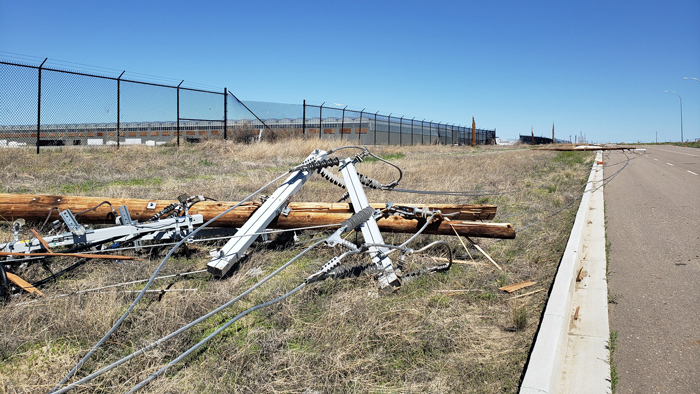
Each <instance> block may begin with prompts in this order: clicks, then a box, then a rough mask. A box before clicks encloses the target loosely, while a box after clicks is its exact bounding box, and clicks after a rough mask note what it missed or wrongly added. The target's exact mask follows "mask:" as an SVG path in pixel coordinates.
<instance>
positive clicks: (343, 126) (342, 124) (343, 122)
mask: <svg viewBox="0 0 700 394" xmlns="http://www.w3.org/2000/svg"><path fill="white" fill-rule="evenodd" d="M347 107H348V106H347V105H346V106H345V108H347ZM345 108H343V119H342V120H341V121H340V140H341V141H342V140H343V129H344V128H345Z"/></svg>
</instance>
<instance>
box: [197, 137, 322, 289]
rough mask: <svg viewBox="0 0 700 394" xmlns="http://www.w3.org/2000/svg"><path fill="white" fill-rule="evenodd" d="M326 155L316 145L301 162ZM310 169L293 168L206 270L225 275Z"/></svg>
mask: <svg viewBox="0 0 700 394" xmlns="http://www.w3.org/2000/svg"><path fill="white" fill-rule="evenodd" d="M326 155H327V152H326V151H322V150H319V149H316V150H314V151H313V152H312V153H311V154H310V155H309V157H307V158H306V160H304V163H303V164H309V163H313V162H315V161H318V160H323V159H325V158H326ZM311 173H312V172H311V171H308V170H297V171H293V172H292V173H291V174H290V175H289V177H288V178H287V180H285V181H284V183H283V184H282V185H281V186H280V187H279V188H277V190H276V191H275V192H274V193H273V194H272V196H270V197H269V198H268V199H267V201H265V203H264V204H263V205H262V206H260V208H258V209H257V210H255V212H254V213H253V214H252V215H251V216H250V218H249V219H248V220H247V221H246V222H245V223H244V224H243V226H242V227H241V228H240V230H238V232H237V233H236V237H235V238H232V239H231V240H229V241H228V242H227V243H226V245H224V247H223V248H221V249H220V250H219V251H218V253H217V256H216V257H214V258H212V259H211V261H209V263H208V264H207V270H208V271H209V272H210V273H212V274H213V275H214V276H224V275H226V274H227V273H228V271H229V270H230V269H231V267H232V266H233V265H234V264H235V263H236V261H238V260H240V259H241V258H242V257H243V255H244V254H245V252H246V250H248V247H250V245H251V244H252V243H253V241H255V240H256V239H257V238H258V236H259V233H260V232H261V231H263V230H265V229H266V228H267V226H268V225H269V224H270V223H271V222H272V221H273V220H274V219H275V218H276V217H277V216H279V214H280V213H282V212H283V211H284V210H285V208H287V204H289V200H290V199H291V198H292V196H294V194H296V192H297V191H299V189H301V187H302V186H303V185H304V183H306V181H307V180H309V178H310V177H311Z"/></svg>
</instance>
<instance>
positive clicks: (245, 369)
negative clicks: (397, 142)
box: [0, 140, 593, 394]
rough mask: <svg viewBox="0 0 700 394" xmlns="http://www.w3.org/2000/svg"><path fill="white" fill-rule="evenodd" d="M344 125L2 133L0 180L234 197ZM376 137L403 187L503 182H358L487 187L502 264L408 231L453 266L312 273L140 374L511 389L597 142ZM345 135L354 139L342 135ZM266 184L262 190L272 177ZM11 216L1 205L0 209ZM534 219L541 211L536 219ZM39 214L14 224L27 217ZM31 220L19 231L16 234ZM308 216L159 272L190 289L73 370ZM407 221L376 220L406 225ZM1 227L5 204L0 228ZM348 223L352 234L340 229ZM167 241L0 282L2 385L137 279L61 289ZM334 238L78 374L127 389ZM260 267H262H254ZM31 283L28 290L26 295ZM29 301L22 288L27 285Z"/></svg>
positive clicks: (218, 386)
mask: <svg viewBox="0 0 700 394" xmlns="http://www.w3.org/2000/svg"><path fill="white" fill-rule="evenodd" d="M339 145H340V141H335V142H333V141H325V140H324V141H318V140H294V141H284V142H280V143H275V144H271V143H260V144H255V145H237V144H232V143H226V142H221V141H217V142H211V143H202V144H195V145H183V146H181V147H180V148H179V149H178V148H176V147H173V146H163V147H156V148H151V147H140V146H128V147H122V148H121V149H119V150H112V149H104V148H100V149H89V148H77V149H73V148H70V149H56V150H52V149H45V150H43V151H42V154H41V155H36V154H34V153H33V152H32V151H31V150H21V149H3V150H0V167H1V168H3V169H4V171H2V172H0V193H36V194H67V195H83V196H102V197H105V199H107V200H108V199H109V198H116V197H132V198H149V199H174V198H175V197H176V196H177V195H178V194H180V193H188V194H204V195H206V196H208V197H211V198H214V199H217V200H227V201H238V200H240V199H242V198H244V197H246V196H247V195H248V194H250V193H251V192H253V191H255V190H256V189H257V188H259V187H260V186H262V185H264V184H265V183H267V182H269V181H270V180H272V179H274V178H275V177H277V176H278V175H280V174H281V173H283V172H284V171H286V170H288V169H289V168H290V167H292V166H294V165H296V164H299V163H300V162H301V161H302V160H303V159H304V158H305V157H306V156H307V155H308V154H309V153H310V152H311V151H312V150H313V149H314V148H323V149H328V148H330V147H332V146H339ZM370 150H371V151H372V152H373V153H375V154H377V155H379V156H381V157H384V158H387V159H389V160H391V161H392V162H393V163H395V164H396V165H398V166H400V167H401V169H402V170H403V172H404V179H403V181H402V183H401V184H400V185H399V187H400V188H404V189H419V190H451V191H471V190H482V191H490V190H507V191H511V192H512V193H507V194H499V195H491V196H480V197H472V198H469V197H458V196H445V195H418V194H403V193H397V192H385V191H376V190H370V191H368V192H367V194H368V197H369V199H370V201H371V202H387V201H393V202H394V203H428V202H432V203H479V204H495V205H498V214H497V216H496V219H495V220H494V221H496V222H508V223H513V225H514V226H515V228H516V230H517V229H522V228H526V226H528V225H531V224H533V223H534V225H532V226H529V227H527V228H526V229H525V230H524V231H522V232H519V233H518V235H517V237H516V239H515V240H502V241H496V240H479V242H480V244H481V246H482V247H483V248H484V249H485V250H487V251H488V253H489V254H490V255H491V256H492V257H493V258H494V259H495V260H496V261H497V262H498V264H499V265H501V266H502V267H503V271H500V270H498V269H497V268H495V267H494V266H493V265H492V264H491V263H489V262H488V261H487V260H486V259H485V258H484V257H483V256H481V255H479V254H478V252H476V251H474V250H470V253H471V255H472V256H473V258H474V260H473V261H472V260H471V259H470V257H469V255H467V252H466V251H465V250H464V248H463V247H462V245H461V243H460V242H459V241H458V239H457V238H456V237H449V236H427V235H426V236H420V237H419V238H418V239H417V241H416V242H417V244H419V245H420V244H427V243H428V242H429V241H432V240H435V239H445V240H447V241H448V242H449V243H450V245H451V248H452V250H453V251H454V253H455V255H456V256H457V258H459V259H461V260H466V261H468V262H467V263H462V264H455V265H453V267H452V269H451V270H450V271H448V272H444V273H438V274H433V275H429V276H422V277H419V278H417V279H415V280H413V281H411V282H409V283H408V284H406V285H404V286H403V287H402V288H401V289H400V290H399V291H398V292H396V293H394V294H391V295H380V294H378V292H377V288H378V286H377V283H376V281H375V280H374V279H373V278H372V277H371V276H362V277H359V278H354V279H343V280H337V281H334V280H326V281H324V282H320V283H315V284H311V285H309V286H307V287H305V288H304V289H303V290H302V291H301V292H299V293H297V294H295V295H294V296H292V297H290V298H289V299H287V300H285V301H283V302H281V303H278V304H275V305H273V306H271V307H269V308H266V309H261V310H259V311H256V312H253V313H251V314H250V315H248V316H247V317H245V318H244V319H242V320H240V321H239V322H237V323H236V324H234V325H233V326H231V327H230V328H229V329H227V330H226V331H224V333H223V334H222V335H221V336H219V337H217V338H216V339H214V340H213V341H212V342H210V343H209V344H207V345H206V346H205V347H204V348H203V349H201V350H200V351H198V352H195V353H194V354H192V355H190V356H189V357H188V358H186V359H185V360H184V362H183V363H182V364H180V365H178V366H176V367H174V368H172V369H171V370H170V371H169V372H168V373H167V374H166V375H165V376H163V377H161V378H159V379H156V380H155V381H154V382H153V383H151V384H150V385H149V386H147V387H146V388H145V389H144V390H143V392H152V393H180V392H216V393H218V392H221V393H230V392H236V393H267V392H275V393H308V394H311V393H413V392H424V393H514V392H517V389H518V387H519V383H520V379H521V374H522V371H523V367H524V365H525V362H526V360H527V356H528V353H529V351H530V347H531V345H532V341H533V338H534V334H535V331H536V329H537V327H538V324H539V320H540V316H541V314H542V311H543V308H544V305H545V302H546V298H547V291H541V292H538V293H535V294H532V295H529V296H524V297H520V298H513V297H514V296H515V295H518V294H523V293H527V292H530V291H533V290H538V289H546V290H549V287H550V286H551V283H552V280H553V278H554V274H555V272H556V268H557V265H558V263H559V259H560V257H561V255H562V253H563V250H564V247H565V244H566V240H567V238H568V234H569V230H570V228H571V225H572V222H573V218H574V215H575V211H576V208H577V207H578V204H577V202H574V203H573V204H571V205H570V206H568V207H567V208H566V209H564V210H562V211H561V213H559V214H557V215H556V216H553V217H548V216H549V215H550V214H551V213H553V212H555V211H557V210H558V209H559V208H561V207H563V206H565V205H566V204H568V203H570V202H571V201H573V200H574V199H575V198H576V197H577V196H578V195H579V193H581V191H582V186H583V185H584V183H585V181H586V179H587V177H588V173H589V171H590V164H591V162H592V160H593V153H590V152H549V151H533V150H528V149H518V148H509V149H506V150H504V149H503V148H497V147H480V148H469V147H452V146H417V147H399V146H379V147H370ZM343 152H351V151H343ZM358 171H359V172H362V173H364V174H366V175H368V176H371V177H374V178H376V179H379V180H381V181H389V180H391V179H393V178H395V176H396V171H395V170H394V169H392V168H391V167H388V166H386V165H385V164H383V163H381V162H379V161H376V160H368V161H366V162H363V163H360V164H359V165H358ZM273 190H274V188H271V189H269V190H267V191H266V193H267V194H270V193H272V191H273ZM342 194H343V191H342V190H341V189H338V188H337V187H335V186H332V185H331V184H329V183H328V182H326V181H325V180H323V179H321V178H320V177H318V176H314V177H312V178H311V180H310V181H309V182H308V183H307V184H306V185H305V187H304V188H303V189H302V191H301V192H300V193H298V194H297V195H296V197H295V198H294V200H295V201H322V202H333V201H336V200H337V199H338V198H339V197H340V196H341V195H342ZM0 219H3V220H4V219H7V218H0ZM540 220H542V221H541V222H540ZM40 224H41V223H33V224H30V225H29V226H27V227H25V235H26V234H29V233H28V228H31V227H34V228H37V227H39V225H40ZM26 236H27V237H28V236H29V235H26ZM321 237H322V235H321V234H319V232H311V231H308V232H304V233H301V234H299V238H300V239H299V241H298V243H297V244H296V245H295V246H291V247H288V248H286V249H274V248H270V247H267V246H266V245H263V244H260V245H257V246H256V247H255V248H254V252H253V253H252V254H251V257H250V258H249V259H247V260H246V261H245V263H243V264H242V265H241V266H240V267H239V268H238V270H237V271H236V273H235V274H234V275H232V276H231V277H230V278H227V279H222V280H217V279H213V278H211V277H210V276H209V275H208V274H206V273H201V274H197V275H192V276H187V277H181V278H177V279H170V280H164V281H160V282H156V284H155V285H154V287H153V288H154V289H164V288H169V289H196V291H183V292H170V293H166V294H163V295H161V294H154V295H147V296H146V297H145V298H144V299H143V300H142V301H141V302H140V304H139V305H138V306H137V308H136V309H135V310H134V312H133V313H132V314H131V315H130V316H129V317H128V318H127V319H126V321H125V322H124V324H123V325H122V327H120V329H119V330H118V331H117V332H116V333H115V334H114V335H113V336H112V337H111V338H110V340H109V341H108V342H107V344H106V345H105V346H104V347H102V348H101V349H100V350H99V351H98V352H97V353H96V354H95V355H94V356H93V357H92V359H91V360H90V361H89V362H88V363H87V364H86V365H85V366H83V368H82V369H81V370H80V371H79V372H78V374H77V376H78V377H82V376H85V375H87V374H89V373H90V372H93V371H95V370H97V369H99V368H101V367H103V366H105V365H108V364H109V363H111V362H113V361H115V360H117V359H119V358H121V357H123V356H124V355H126V354H129V353H131V352H133V351H135V350H137V349H138V348H140V347H141V346H144V345H146V344H148V343H150V342H152V341H154V340H156V339H158V338H160V337H162V336H164V335H166V334H168V333H170V332H172V331H174V330H176V329H177V328H179V327H181V326H183V325H184V324H186V323H188V322H190V321H192V320H194V319H195V318H197V317H199V316H201V315H203V314H205V313H207V312H208V311H210V310H212V309H214V308H215V307H217V306H219V305H221V304H223V303H225V302H226V301H228V300H230V299H232V298H233V297H235V296H236V295H238V294H240V293H241V292H242V291H244V290H245V289H247V288H248V287H249V286H250V285H252V284H253V283H255V282H256V281H257V280H259V279H260V278H262V276H260V275H266V274H268V273H270V272H272V271H273V270H274V269H276V268H277V267H279V266H281V265H282V264H284V263H285V262H286V261H288V260H289V259H290V258H292V257H293V256H295V255H296V254H298V253H299V252H300V251H301V250H302V249H303V248H304V247H305V246H306V245H308V244H309V241H310V240H312V239H321ZM408 237H409V235H406V234H396V235H393V234H385V239H386V240H387V242H391V243H400V242H401V241H402V240H405V239H407V238H408ZM10 239H11V234H10V232H9V223H7V222H0V242H6V241H9V240H10ZM348 239H350V240H352V239H353V238H352V237H351V238H348ZM218 245H220V244H210V245H202V244H195V246H194V247H193V252H194V253H193V254H192V255H191V256H190V257H189V258H187V257H186V256H185V254H184V253H181V254H178V255H177V256H176V257H174V258H172V259H171V260H170V261H169V262H168V264H167V265H166V266H165V268H164V270H163V271H162V273H161V274H162V275H166V274H174V273H180V272H186V271H192V270H201V269H204V268H205V267H206V263H207V262H208V261H209V255H208V254H207V251H208V250H209V249H211V248H214V247H217V246H218ZM165 251H166V250H162V251H160V253H161V257H159V256H157V255H155V254H150V255H146V256H145V257H148V258H150V260H149V261H143V262H123V263H114V262H91V263H88V264H86V265H84V266H82V267H80V268H79V269H77V270H75V271H72V272H71V273H70V274H68V275H66V276H65V277H63V278H61V279H60V280H58V281H55V282H53V283H50V284H47V285H46V286H44V287H42V288H41V290H42V291H43V292H44V293H45V294H46V295H47V299H45V300H43V299H42V300H38V301H36V299H35V298H33V297H31V296H29V295H20V296H15V297H12V299H11V300H10V301H8V302H7V303H5V304H4V305H0V393H25V392H27V393H28V392H47V391H48V390H49V389H50V388H52V387H53V386H54V385H55V384H56V383H58V381H59V380H60V379H61V378H62V377H63V376H65V374H66V373H67V372H68V371H69V370H70V369H71V368H72V367H73V366H74V365H75V363H76V362H77V360H78V359H79V358H80V357H81V356H82V355H83V354H85V352H87V350H89V349H90V347H92V346H93V345H94V344H95V343H96V342H97V340H99V338H101V337H102V335H103V334H104V333H105V332H106V331H107V330H108V329H109V328H110V327H111V326H112V324H113V323H114V322H115V320H116V319H117V318H118V317H119V316H121V314H122V313H123V312H124V310H125V309H126V307H127V306H128V305H129V304H130V303H131V302H132V301H133V299H134V297H135V294H134V293H125V292H123V291H121V290H139V289H141V288H142V287H139V286H138V285H131V286H125V287H120V288H118V290H119V291H115V290H114V289H112V290H110V291H105V292H94V293H86V294H82V295H70V296H66V297H60V298H52V297H54V296H57V295H61V294H67V293H71V292H75V291H77V290H80V289H87V288H95V287H99V286H105V285H110V284H115V283H121V282H126V281H130V280H136V279H144V278H148V277H149V276H150V275H151V273H152V272H153V270H154V269H155V267H156V266H157V265H158V264H159V263H160V261H161V258H162V255H163V254H164V252H165ZM337 253H338V252H337V251H336V250H330V249H328V248H318V249H316V250H315V251H314V252H311V253H309V254H307V255H306V256H305V257H303V258H302V259H300V260H299V261H297V262H296V263H295V264H293V265H292V266H290V268H288V269H287V270H285V271H283V272H282V273H281V274H280V275H278V276H276V277H275V278H274V279H272V280H271V281H269V282H268V283H266V284H265V285H263V286H262V287H261V288H260V289H258V290H256V292H254V293H252V294H251V295H250V296H248V297H246V298H244V299H243V300H241V301H240V302H239V303H238V304H236V305H234V306H233V307H231V308H230V309H227V310H226V311H224V312H221V313H220V314H218V315H216V316H215V317H214V318H212V319H210V320H209V321H207V322H205V323H202V324H200V325H198V326H196V327H195V328H194V329H193V330H191V331H189V332H187V333H185V334H183V335H180V336H178V337H176V338H174V339H173V340H171V341H169V342H167V343H165V344H164V345H162V346H160V347H158V348H156V349H154V350H152V351H149V352H148V353H147V354H145V355H143V356H139V357H137V358H135V359H134V360H132V361H130V362H129V363H127V364H125V365H123V366H121V367H119V368H117V369H115V370H113V371H111V372H109V373H107V374H105V375H102V376H101V377H99V378H97V379H95V380H93V381H92V382H90V383H89V384H88V385H86V386H85V387H83V388H80V389H78V390H75V391H74V392H91V393H92V392H124V391H126V390H128V389H130V388H131V387H132V386H134V385H135V384H137V383H138V382H140V381H141V380H143V379H145V378H146V377H147V376H148V375H150V374H151V373H153V372H154V371H156V370H157V369H159V368H160V367H162V366H163V365H165V364H166V363H167V362H169V361H170V360H171V359H172V358H174V357H176V356H177V355H179V354H180V353H181V352H183V351H184V350H186V349H188V348H189V347H190V346H192V345H193V344H195V343H197V342H198V341H199V340H201V339H202V338H204V337H206V336H207V335H208V334H209V333H211V332H213V331H214V330H215V329H216V328H217V327H218V326H219V325H220V324H222V323H224V322H225V321H227V320H229V319H230V318H231V317H233V316H235V315H236V314H238V313H239V312H241V311H243V310H244V309H245V308H248V307H250V306H253V305H255V304H258V303H260V302H263V301H266V300H269V299H272V298H275V297H277V296H279V295H281V294H283V293H284V292H286V291H289V290H291V289H292V288H294V287H295V286H296V285H297V284H299V283H300V282H301V281H303V279H304V278H305V277H307V276H308V275H310V274H311V273H313V272H315V271H316V270H317V269H318V268H319V267H320V266H321V265H322V264H323V263H325V262H326V261H327V260H328V259H329V258H331V257H332V256H334V255H336V254H337ZM69 264H70V261H69V260H60V259H54V260H53V261H51V262H46V263H43V264H42V263H36V264H33V265H28V266H26V267H22V268H20V269H18V270H17V272H16V273H17V274H19V275H20V276H23V277H25V278H26V279H28V280H30V281H31V280H37V279H40V278H42V277H44V276H46V275H47V270H51V271H54V272H55V271H57V270H60V269H61V268H63V267H65V266H67V265H69ZM257 268H259V269H260V270H261V272H262V274H256V273H255V272H256V270H254V269H257ZM523 280H533V281H537V284H536V285H535V286H532V287H529V288H526V289H523V290H520V291H518V292H516V293H513V294H508V293H505V292H502V291H500V290H498V288H499V287H501V286H504V285H507V284H511V283H516V282H520V281H523ZM29 301H36V302H29ZM28 302H29V303H28Z"/></svg>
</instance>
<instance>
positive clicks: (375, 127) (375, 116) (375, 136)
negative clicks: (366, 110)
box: [374, 111, 379, 145]
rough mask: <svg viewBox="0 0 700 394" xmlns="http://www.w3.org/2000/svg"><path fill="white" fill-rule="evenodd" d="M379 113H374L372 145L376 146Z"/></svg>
mask: <svg viewBox="0 0 700 394" xmlns="http://www.w3.org/2000/svg"><path fill="white" fill-rule="evenodd" d="M378 113H379V111H377V112H375V113H374V145H377V114H378Z"/></svg>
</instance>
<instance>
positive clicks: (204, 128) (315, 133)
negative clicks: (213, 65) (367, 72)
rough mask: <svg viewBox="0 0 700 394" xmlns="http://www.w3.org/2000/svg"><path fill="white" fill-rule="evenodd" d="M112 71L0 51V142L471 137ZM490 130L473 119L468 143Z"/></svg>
mask: <svg viewBox="0 0 700 394" xmlns="http://www.w3.org/2000/svg"><path fill="white" fill-rule="evenodd" d="M124 74H125V72H121V74H119V75H113V76H110V75H99V74H93V73H86V72H78V71H72V70H65V69H61V68H59V67H54V66H52V65H51V63H50V62H49V64H47V59H44V61H43V62H42V63H41V64H40V65H32V64H25V63H21V62H15V61H4V60H0V148H2V147H19V146H36V150H37V153H39V152H40V149H41V147H43V146H68V145H71V146H72V145H90V146H103V145H108V146H109V145H113V146H116V147H119V146H121V145H131V144H146V145H162V144H166V143H168V142H170V143H174V144H177V145H178V146H179V145H180V142H181V141H187V142H199V141H202V140H204V139H232V140H237V141H249V140H251V139H253V138H258V137H260V136H264V137H265V138H267V139H276V138H282V137H287V136H291V135H299V136H305V137H307V138H314V137H317V138H339V139H347V140H348V141H357V143H358V144H363V145H377V144H394V145H415V144H436V143H438V144H471V141H472V134H471V133H472V130H471V128H469V127H462V126H456V125H454V124H451V125H450V124H445V123H434V122H432V121H431V122H425V120H420V121H419V120H416V118H411V119H408V118H406V117H403V116H401V117H398V116H392V115H391V114H389V115H382V114H379V113H378V112H374V113H368V112H365V111H364V110H362V111H355V110H348V109H347V107H345V108H338V107H329V106H324V105H323V104H322V105H310V104H306V101H304V102H303V104H301V105H299V104H278V103H265V102H247V104H246V103H244V102H242V101H240V100H239V99H238V98H237V97H236V96H234V95H233V94H232V93H231V92H230V91H228V89H227V88H224V89H223V91H212V90H203V89H198V88H194V87H190V86H183V83H184V81H182V82H180V83H179V84H177V85H174V84H167V83H154V82H146V81H139V80H136V79H134V78H127V77H124ZM495 138H496V130H482V129H476V143H477V144H490V143H494V141H495Z"/></svg>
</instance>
